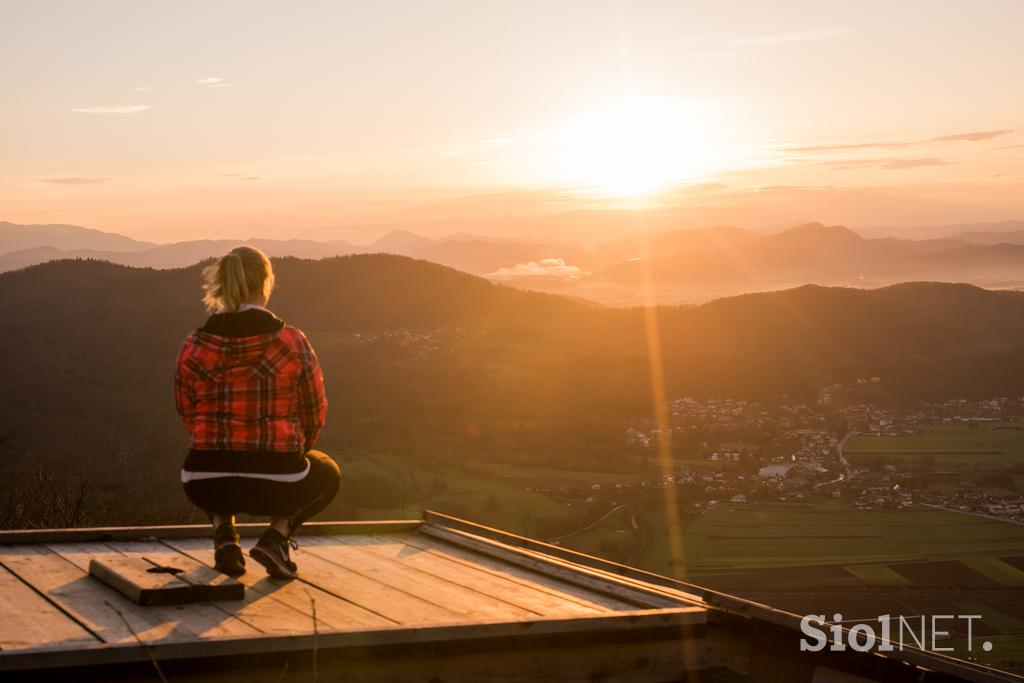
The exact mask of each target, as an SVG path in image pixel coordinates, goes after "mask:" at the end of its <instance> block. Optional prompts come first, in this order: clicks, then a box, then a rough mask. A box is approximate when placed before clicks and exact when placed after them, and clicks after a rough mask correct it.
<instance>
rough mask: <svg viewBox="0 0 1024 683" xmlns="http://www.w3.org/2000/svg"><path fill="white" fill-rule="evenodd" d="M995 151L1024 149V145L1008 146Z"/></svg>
mask: <svg viewBox="0 0 1024 683" xmlns="http://www.w3.org/2000/svg"><path fill="white" fill-rule="evenodd" d="M995 149H1024V145H1007V146H1006V147H996V148H995Z"/></svg>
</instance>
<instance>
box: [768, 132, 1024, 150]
mask: <svg viewBox="0 0 1024 683" xmlns="http://www.w3.org/2000/svg"><path fill="white" fill-rule="evenodd" d="M1015 132H1016V131H1015V130H1014V129H1012V128H1010V129H1004V130H982V131H974V132H970V133H954V134H952V135H940V136H938V137H934V138H924V139H921V140H899V141H895V142H855V143H843V144H838V145H807V146H803V147H790V148H788V149H787V150H786V151H787V152H837V151H842V150H849V149H901V148H904V147H916V146H918V145H933V144H939V143H943V142H981V141H982V140H991V139H992V138H998V137H1002V136H1004V135H1009V134H1010V133H1015Z"/></svg>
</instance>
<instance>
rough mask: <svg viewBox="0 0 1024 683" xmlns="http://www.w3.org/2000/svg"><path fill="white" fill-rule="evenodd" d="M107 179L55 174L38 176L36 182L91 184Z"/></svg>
mask: <svg viewBox="0 0 1024 683" xmlns="http://www.w3.org/2000/svg"><path fill="white" fill-rule="evenodd" d="M107 180H110V178H102V177H99V176H57V177H54V178H40V179H39V180H38V181H37V182H40V183H49V184H51V185H93V184H95V183H102V182H105V181H107Z"/></svg>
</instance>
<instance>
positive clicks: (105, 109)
mask: <svg viewBox="0 0 1024 683" xmlns="http://www.w3.org/2000/svg"><path fill="white" fill-rule="evenodd" d="M147 109H152V107H150V106H149V105H148V104H110V105H101V106H98V107H74V108H72V109H71V111H73V112H76V113H78V114H138V113H139V112H140V111H146V110H147Z"/></svg>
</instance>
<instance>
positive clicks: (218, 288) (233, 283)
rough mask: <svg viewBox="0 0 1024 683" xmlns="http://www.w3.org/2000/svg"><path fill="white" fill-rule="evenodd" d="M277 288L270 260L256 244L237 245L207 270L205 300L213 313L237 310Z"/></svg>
mask: <svg viewBox="0 0 1024 683" xmlns="http://www.w3.org/2000/svg"><path fill="white" fill-rule="evenodd" d="M273 288H274V269H273V268H272V267H271V265H270V259H269V258H267V255H266V254H264V253H263V252H262V251H260V250H259V249H257V248H255V247H236V248H234V249H232V250H231V251H229V252H228V253H227V254H225V255H224V256H222V257H220V258H219V259H217V260H216V261H214V262H213V263H212V264H210V265H209V266H207V267H206V268H204V269H203V290H204V291H205V295H204V296H203V303H204V304H205V305H206V309H207V310H208V311H210V312H211V313H222V312H228V313H230V312H234V311H237V310H238V309H239V307H240V306H241V305H242V304H244V303H247V302H249V301H250V300H251V299H252V298H254V297H255V296H257V295H259V294H263V295H264V296H266V297H269V296H270V290H272V289H273Z"/></svg>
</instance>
